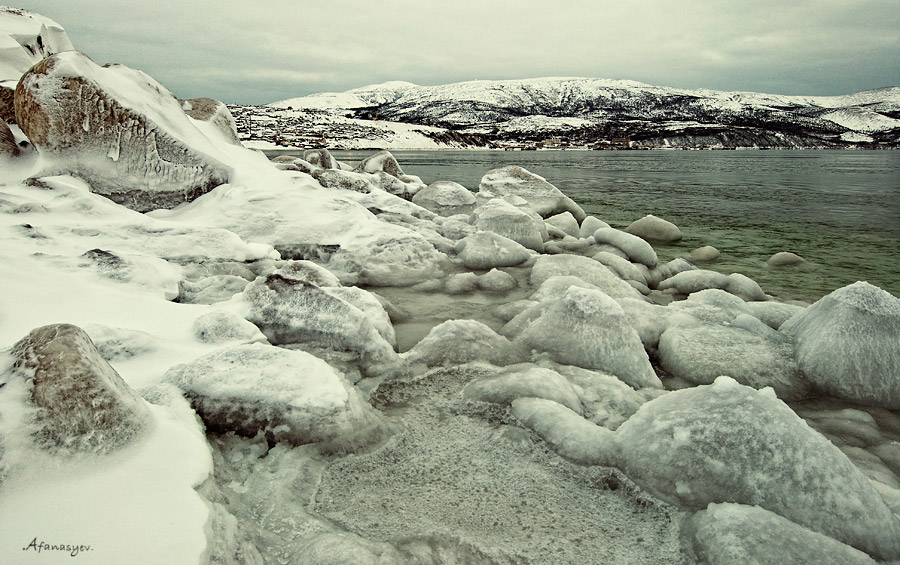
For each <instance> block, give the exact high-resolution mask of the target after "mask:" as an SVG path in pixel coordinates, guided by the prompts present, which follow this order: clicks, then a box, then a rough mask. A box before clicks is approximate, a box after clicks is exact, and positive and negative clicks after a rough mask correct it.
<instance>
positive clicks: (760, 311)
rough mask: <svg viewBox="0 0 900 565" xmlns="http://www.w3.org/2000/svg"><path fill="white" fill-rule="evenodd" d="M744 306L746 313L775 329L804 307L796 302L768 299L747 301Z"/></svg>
mask: <svg viewBox="0 0 900 565" xmlns="http://www.w3.org/2000/svg"><path fill="white" fill-rule="evenodd" d="M744 308H745V309H746V311H747V313H748V314H750V315H751V316H755V317H756V318H757V319H759V320H761V321H762V322H763V323H765V324H766V325H767V326H769V327H770V328H773V329H776V330H777V329H778V328H780V327H781V324H783V323H785V322H787V321H788V320H789V319H790V318H791V317H792V316H794V315H795V314H797V313H799V312H801V311H803V308H804V307H803V306H799V305H797V304H788V303H786V302H778V301H777V300H769V301H767V302H747V303H746V304H745V305H744Z"/></svg>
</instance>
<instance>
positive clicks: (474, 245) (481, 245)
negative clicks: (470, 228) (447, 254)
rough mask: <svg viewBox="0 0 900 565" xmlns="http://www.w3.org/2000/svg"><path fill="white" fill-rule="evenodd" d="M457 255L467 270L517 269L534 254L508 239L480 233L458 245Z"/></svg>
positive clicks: (494, 234)
mask: <svg viewBox="0 0 900 565" xmlns="http://www.w3.org/2000/svg"><path fill="white" fill-rule="evenodd" d="M455 250H456V255H457V257H459V258H460V259H462V262H463V265H465V267H466V268H467V269H493V268H495V267H515V266H516V265H521V264H522V263H524V262H525V261H527V260H528V259H530V258H531V256H532V252H531V251H529V250H528V249H526V248H525V247H524V246H523V245H521V244H520V243H518V242H515V241H513V240H511V239H509V238H508V237H504V236H502V235H499V234H496V233H494V232H491V231H479V232H476V233H474V234H472V235H469V236H466V237H464V238H463V239H461V240H459V241H458V242H457V243H456V249H455Z"/></svg>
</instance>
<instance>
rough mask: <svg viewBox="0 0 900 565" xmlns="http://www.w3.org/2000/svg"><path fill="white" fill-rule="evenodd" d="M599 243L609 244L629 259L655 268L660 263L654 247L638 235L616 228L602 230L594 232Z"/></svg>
mask: <svg viewBox="0 0 900 565" xmlns="http://www.w3.org/2000/svg"><path fill="white" fill-rule="evenodd" d="M594 240H595V241H596V242H597V243H607V244H609V245H612V246H613V247H617V248H618V249H621V250H622V251H623V252H624V253H625V254H626V255H627V256H628V259H629V260H631V261H632V262H635V263H641V264H642V265H646V266H647V267H649V268H651V269H652V268H653V267H655V266H656V264H657V263H658V262H659V259H658V258H657V256H656V251H654V250H653V247H652V246H651V245H650V244H649V243H647V242H646V241H644V240H643V239H641V238H640V237H638V236H636V235H631V234H630V233H626V232H624V231H622V230H617V229H615V228H600V229H598V230H596V231H595V232H594Z"/></svg>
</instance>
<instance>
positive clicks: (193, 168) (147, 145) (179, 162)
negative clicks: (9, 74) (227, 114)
mask: <svg viewBox="0 0 900 565" xmlns="http://www.w3.org/2000/svg"><path fill="white" fill-rule="evenodd" d="M15 106H16V121H17V123H18V124H19V126H20V127H21V128H22V131H23V132H24V133H25V134H26V135H27V136H28V138H29V139H30V140H31V142H32V143H34V145H35V146H36V147H37V148H38V149H39V150H40V151H41V153H42V154H43V155H44V156H45V157H48V158H51V159H53V163H52V165H51V166H52V167H53V168H54V170H55V171H57V172H67V173H71V174H73V175H75V176H80V177H82V178H84V179H85V180H86V181H88V183H89V184H90V186H91V190H92V191H94V192H96V193H98V194H102V195H103V196H106V197H107V198H109V199H111V200H113V201H115V202H118V203H120V204H124V205H126V206H128V207H130V208H132V209H135V210H138V211H141V212H143V211H147V210H153V209H156V208H172V207H174V206H176V205H178V204H181V203H184V202H188V201H191V200H194V199H195V198H197V197H198V196H200V195H202V194H203V193H205V192H208V191H209V190H211V189H213V188H215V187H216V186H218V185H220V184H223V183H226V182H228V180H229V177H230V176H231V174H232V170H231V168H230V167H228V166H226V165H225V164H223V159H224V155H223V153H222V152H221V149H220V148H219V147H218V146H219V145H221V144H223V143H225V142H224V141H223V139H222V137H221V135H219V136H213V137H212V138H211V137H208V136H207V135H205V134H204V133H203V132H202V131H201V130H200V129H198V127H197V125H196V122H194V121H193V120H191V119H190V118H189V117H188V116H187V115H186V114H185V113H184V111H183V110H182V108H181V105H180V104H179V102H178V100H176V99H175V97H174V96H172V94H171V93H170V92H169V91H168V90H166V89H165V87H163V86H162V85H160V84H159V83H158V82H156V81H155V80H153V79H152V78H150V77H149V76H147V75H145V74H144V73H141V72H140V71H135V70H132V69H129V68H127V67H123V66H121V65H113V66H110V67H100V66H99V65H97V64H96V63H94V62H93V61H91V60H90V59H89V58H88V57H87V56H85V55H83V54H81V53H78V52H76V51H67V52H64V53H59V54H56V55H53V56H50V57H48V58H46V59H44V60H43V61H41V62H40V63H38V64H37V65H35V66H34V67H32V68H31V69H30V70H29V71H28V72H27V73H26V74H25V75H24V76H23V77H22V79H21V80H20V82H19V85H18V87H17V88H16V96H15Z"/></svg>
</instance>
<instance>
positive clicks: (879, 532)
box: [604, 377, 900, 559]
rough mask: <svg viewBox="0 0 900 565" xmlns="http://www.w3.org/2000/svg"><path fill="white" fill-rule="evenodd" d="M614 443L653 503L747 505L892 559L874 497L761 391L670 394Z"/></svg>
mask: <svg viewBox="0 0 900 565" xmlns="http://www.w3.org/2000/svg"><path fill="white" fill-rule="evenodd" d="M615 441H616V445H617V446H618V449H619V459H620V467H621V468H622V470H623V471H625V473H626V474H627V475H628V476H629V477H630V478H632V479H633V480H635V482H637V483H638V484H639V485H640V486H641V487H642V488H645V489H647V490H649V491H650V492H651V493H653V494H654V495H656V496H658V497H660V498H662V499H663V500H667V501H670V502H672V503H675V504H679V505H681V506H684V507H687V508H692V509H698V510H699V509H703V508H706V507H707V505H708V504H710V503H712V502H735V503H739V504H748V505H757V506H760V507H762V508H765V509H767V510H770V511H772V512H775V513H776V514H779V515H781V516H783V517H785V518H787V519H789V520H791V521H793V522H795V523H797V524H800V525H802V526H805V527H807V528H810V529H811V530H814V531H816V532H819V533H822V534H825V535H827V536H830V537H832V538H835V539H837V540H839V541H842V542H844V543H847V544H849V545H852V546H853V547H856V548H858V549H861V550H863V551H865V552H867V553H869V554H870V555H872V556H874V557H876V558H878V559H897V558H898V557H900V521H898V519H897V518H896V517H895V516H894V515H893V514H892V513H891V511H890V510H889V509H888V507H887V506H886V505H885V503H884V501H883V500H882V498H881V496H880V495H879V493H878V491H876V490H875V488H874V487H873V486H872V484H871V483H870V482H869V480H868V479H867V478H866V477H865V475H863V474H862V473H861V472H860V471H859V470H858V469H857V468H856V467H855V466H854V465H853V463H851V462H850V460H849V459H848V458H847V456H846V455H844V454H843V453H842V452H841V451H840V450H839V449H838V448H837V447H835V446H834V445H832V444H831V442H829V441H828V440H827V439H825V438H824V437H823V436H821V435H820V434H819V433H818V432H815V431H814V430H812V429H811V428H810V427H809V426H807V425H806V423H805V422H804V421H803V420H801V419H800V417H799V416H797V415H796V414H795V413H794V412H793V410H791V409H790V408H789V407H788V406H787V405H785V404H784V403H783V402H781V401H780V400H778V399H777V398H776V397H775V395H774V394H773V393H772V391H771V390H768V389H764V390H762V391H755V390H753V389H752V388H749V387H745V386H742V385H740V384H738V383H737V382H735V381H734V380H733V379H730V378H724V377H723V378H719V379H717V380H716V382H715V383H714V384H712V385H708V386H699V387H695V388H691V389H687V390H682V391H676V392H671V393H669V394H666V395H664V396H661V397H660V398H657V399H655V400H653V401H651V402H648V403H647V404H644V405H643V406H642V407H641V408H640V409H639V410H638V411H637V412H636V413H635V414H634V415H633V416H632V417H631V418H629V419H628V421H627V422H625V423H624V424H622V425H621V426H620V427H619V429H618V430H617V431H616V432H615ZM604 448H605V447H604ZM605 449H608V448H605ZM825 509H827V511H825Z"/></svg>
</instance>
